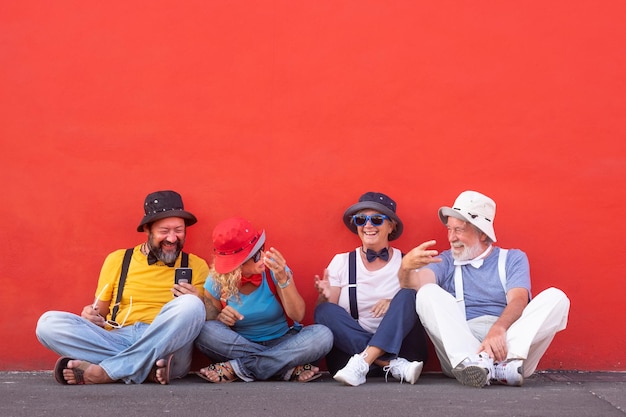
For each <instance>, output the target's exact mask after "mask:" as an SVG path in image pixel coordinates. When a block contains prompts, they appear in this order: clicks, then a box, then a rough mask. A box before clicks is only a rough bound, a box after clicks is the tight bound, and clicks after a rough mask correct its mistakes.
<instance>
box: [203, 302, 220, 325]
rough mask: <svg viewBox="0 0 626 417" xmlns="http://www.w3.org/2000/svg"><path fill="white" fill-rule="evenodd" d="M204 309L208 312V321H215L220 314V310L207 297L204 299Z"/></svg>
mask: <svg viewBox="0 0 626 417" xmlns="http://www.w3.org/2000/svg"><path fill="white" fill-rule="evenodd" d="M203 301H204V308H205V310H206V320H215V319H216V318H217V315H218V314H219V313H220V312H219V310H218V309H217V308H216V307H215V306H214V305H213V303H212V302H211V300H209V299H207V298H206V297H204V298H203Z"/></svg>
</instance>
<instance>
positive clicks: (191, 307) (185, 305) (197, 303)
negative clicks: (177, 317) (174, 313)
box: [176, 294, 206, 321]
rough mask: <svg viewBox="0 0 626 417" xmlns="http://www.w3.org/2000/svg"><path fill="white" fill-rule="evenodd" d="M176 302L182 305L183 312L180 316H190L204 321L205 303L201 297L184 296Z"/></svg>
mask: <svg viewBox="0 0 626 417" xmlns="http://www.w3.org/2000/svg"><path fill="white" fill-rule="evenodd" d="M176 301H177V302H178V303H179V304H180V308H181V312H180V313H179V314H184V315H189V317H193V318H201V319H202V321H204V319H205V317H206V311H205V309H204V303H203V302H202V300H201V299H200V298H199V297H196V296H195V295H193V294H184V295H181V296H179V297H178V298H177V299H176Z"/></svg>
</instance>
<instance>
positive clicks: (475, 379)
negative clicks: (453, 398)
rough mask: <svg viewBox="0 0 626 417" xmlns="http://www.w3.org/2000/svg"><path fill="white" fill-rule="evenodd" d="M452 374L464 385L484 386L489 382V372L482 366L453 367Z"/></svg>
mask: <svg viewBox="0 0 626 417" xmlns="http://www.w3.org/2000/svg"><path fill="white" fill-rule="evenodd" d="M452 374H453V375H454V376H455V378H456V379H457V380H458V381H459V382H460V383H461V384H463V385H468V386H470V387H476V388H482V387H484V386H485V385H487V384H488V383H489V376H488V374H489V372H488V371H487V370H486V369H485V368H482V367H480V366H475V365H470V366H467V367H465V368H463V369H453V370H452Z"/></svg>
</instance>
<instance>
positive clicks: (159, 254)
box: [148, 234, 184, 264]
mask: <svg viewBox="0 0 626 417" xmlns="http://www.w3.org/2000/svg"><path fill="white" fill-rule="evenodd" d="M152 240H153V236H152V234H150V236H149V238H148V249H150V251H152V253H153V254H154V256H156V258H157V259H158V260H159V261H161V262H163V263H164V264H171V263H174V262H175V261H176V258H178V255H179V254H180V252H181V251H182V250H183V243H184V241H181V240H177V241H176V250H175V251H174V252H165V251H163V249H161V245H162V244H163V243H162V242H161V245H159V246H157V247H156V248H155V247H154V246H152Z"/></svg>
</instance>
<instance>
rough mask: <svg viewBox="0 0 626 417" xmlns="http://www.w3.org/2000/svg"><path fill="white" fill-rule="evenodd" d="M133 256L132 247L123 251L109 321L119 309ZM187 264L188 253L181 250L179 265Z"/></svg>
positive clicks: (185, 266)
mask: <svg viewBox="0 0 626 417" xmlns="http://www.w3.org/2000/svg"><path fill="white" fill-rule="evenodd" d="M132 257H133V248H130V249H126V252H125V253H124V260H123V261H122V272H120V283H119V285H118V287H117V296H116V297H115V305H114V306H113V312H112V313H111V321H115V317H116V316H117V311H118V310H119V309H120V301H121V300H122V293H123V292H124V284H126V275H128V266H129V265H130V258H132ZM188 265H189V254H187V253H185V252H182V253H181V257H180V266H181V267H182V268H187V266H188Z"/></svg>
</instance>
